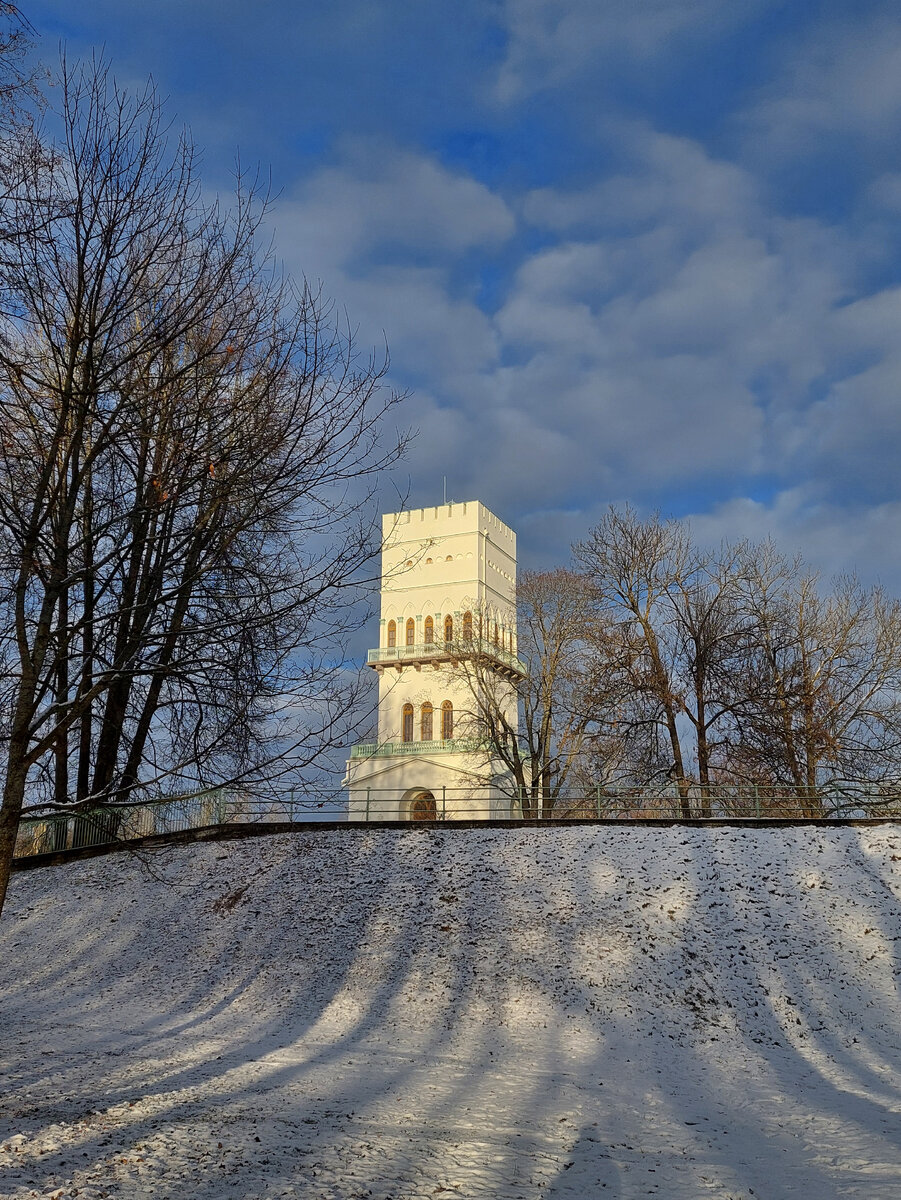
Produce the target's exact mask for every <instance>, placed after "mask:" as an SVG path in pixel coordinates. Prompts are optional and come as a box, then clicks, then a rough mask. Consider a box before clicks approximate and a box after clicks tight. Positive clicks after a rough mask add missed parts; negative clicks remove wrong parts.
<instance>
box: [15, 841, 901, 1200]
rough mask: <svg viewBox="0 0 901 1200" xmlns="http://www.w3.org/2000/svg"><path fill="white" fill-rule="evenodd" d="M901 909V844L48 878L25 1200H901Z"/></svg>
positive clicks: (453, 845)
mask: <svg viewBox="0 0 901 1200" xmlns="http://www.w3.org/2000/svg"><path fill="white" fill-rule="evenodd" d="M899 897H901V831H899V830H897V829H896V828H895V827H893V826H874V827H867V828H839V827H835V828H822V827H818V828H786V829H757V830H755V829H734V828H733V829H723V828H718V829H716V828H696V827H692V828H687V827H678V826H676V827H671V828H663V829H660V828H654V829H650V828H640V827H638V828H636V827H634V826H630V827H625V826H624V827H613V828H611V827H594V828H592V827H583V826H573V827H567V828H559V827H558V828H553V829H537V830H536V829H525V828H524V829H514V830H510V829H500V828H495V829H491V828H485V829H452V828H432V829H420V828H410V829H409V830H389V829H381V830H379V829H372V830H369V831H367V830H364V831H360V830H354V829H349V828H348V829H342V830H337V831H335V830H332V831H326V830H318V831H317V830H305V831H301V832H299V833H297V834H283V835H278V836H272V837H267V838H254V839H252V840H247V841H240V842H231V843H224V842H220V843H210V844H205V845H198V846H188V847H170V848H165V849H162V850H157V851H154V852H153V853H152V854H147V855H145V856H144V858H143V859H138V858H135V857H131V856H126V855H115V856H111V857H108V858H99V859H93V860H91V861H86V862H82V863H75V864H70V865H68V866H64V867H55V868H48V869H42V870H38V871H32V872H27V873H23V874H21V875H19V876H17V877H16V878H15V880H14V884H13V888H12V891H11V898H10V901H9V906H8V909H7V913H6V914H5V915H4V918H3V920H2V922H0V1055H2V1067H0V1073H2V1084H0V1195H2V1196H14V1197H20V1196H33V1195H38V1196H47V1195H52V1196H61V1195H65V1196H69V1195H75V1194H76V1190H75V1189H77V1194H78V1195H79V1196H80V1197H81V1198H82V1200H85V1198H94V1197H101V1196H110V1197H124V1198H127V1200H132V1198H137V1197H145V1196H156V1197H172V1200H176V1198H179V1200H181V1198H187V1200H198V1198H201V1200H219V1198H220V1197H222V1198H225V1197H228V1198H232V1197H234V1198H237V1197H242V1198H250V1197H253V1198H256V1197H266V1198H269V1197H276V1196H291V1197H310V1198H315V1200H320V1198H323V1200H324V1198H326V1197H329V1198H334V1200H353V1198H355V1197H373V1198H377V1200H387V1198H389V1197H391V1198H392V1200H412V1198H413V1197H429V1198H432V1197H439V1198H440V1200H447V1198H449V1197H473V1198H476V1197H478V1198H483V1197H484V1198H486V1200H487V1198H489V1197H490V1198H491V1200H502V1198H503V1200H508V1198H509V1200H512V1198H514V1197H523V1198H528V1200H537V1198H538V1197H542V1198H550V1197H580V1198H581V1197H596V1196H600V1197H606V1196H616V1197H639V1196H642V1197H643V1196H658V1197H666V1198H667V1200H674V1198H680V1197H681V1198H686V1200H696V1198H698V1197H706V1196H712V1197H721V1198H723V1200H725V1198H726V1197H732V1198H734V1200H738V1198H739V1197H740V1198H742V1200H747V1198H750V1197H762V1198H763V1200H774V1198H780V1197H788V1196H798V1197H805V1198H806V1197H810V1198H812V1200H829V1198H831V1197H840V1196H841V1197H844V1196H856V1197H861V1198H862V1200H863V1198H865V1200H882V1198H885V1200H889V1197H892V1198H896V1197H898V1196H901V1032H899V1029H901V1019H899V995H898V984H899V977H901V963H899V952H901V916H899ZM60 1189H63V1190H60Z"/></svg>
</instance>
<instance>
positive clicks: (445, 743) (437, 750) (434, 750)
mask: <svg viewBox="0 0 901 1200" xmlns="http://www.w3.org/2000/svg"><path fill="white" fill-rule="evenodd" d="M485 749H486V747H485V743H484V742H480V741H478V740H476V739H472V738H443V739H441V740H438V739H434V740H432V741H429V742H358V743H357V745H356V746H351V748H350V757H351V758H393V757H395V756H396V755H398V754H460V753H461V752H462V753H465V754H472V753H475V752H476V751H478V750H485Z"/></svg>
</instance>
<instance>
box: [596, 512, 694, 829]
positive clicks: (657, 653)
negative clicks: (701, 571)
mask: <svg viewBox="0 0 901 1200" xmlns="http://www.w3.org/2000/svg"><path fill="white" fill-rule="evenodd" d="M573 550H574V554H575V558H576V562H577V563H578V565H579V567H580V568H581V570H582V572H583V573H584V575H585V577H586V579H587V580H589V581H590V584H591V586H592V588H593V590H594V593H595V596H596V598H597V605H598V611H599V612H601V613H604V614H606V616H607V619H608V620H609V621H610V622H611V623H612V624H614V625H615V626H617V627H618V629H619V634H620V639H621V643H622V652H621V654H620V656H619V657H620V662H621V664H622V668H623V670H624V672H625V674H626V679H625V682H626V688H625V689H624V690H625V692H626V693H627V698H624V702H623V709H622V714H621V717H622V736H623V737H624V738H626V739H628V740H629V741H630V742H632V743H633V746H635V744H636V743H637V744H638V745H640V747H641V749H642V751H643V755H642V757H643V760H644V761H643V763H642V764H641V765H642V767H643V770H644V771H645V772H647V773H648V774H649V775H650V776H651V777H654V776H656V777H657V778H669V779H672V780H673V781H674V782H675V784H676V787H677V789H678V794H679V806H680V810H681V812H682V815H683V816H684V817H689V816H691V804H690V800H689V795H690V789H691V782H692V781H691V776H690V774H689V763H688V756H687V754H686V752H685V749H684V747H683V732H682V729H681V728H680V721H679V718H680V716H681V714H682V713H683V712H684V711H685V702H686V689H685V686H684V680H683V679H681V678H680V677H679V674H678V666H679V663H678V638H677V637H676V636H674V631H673V626H672V608H671V603H670V601H671V597H672V595H673V594H674V593H676V592H677V591H678V587H679V581H680V580H686V579H687V577H688V575H689V560H690V545H689V541H688V536H687V533H686V531H685V529H684V528H683V527H682V526H681V525H680V524H679V523H678V522H676V521H672V520H671V521H662V520H660V518H659V517H658V516H656V515H655V516H653V517H651V518H650V519H649V520H647V521H642V520H641V519H640V518H639V517H638V515H637V514H636V513H635V512H634V510H633V509H631V508H628V507H627V508H625V509H623V510H622V511H618V510H617V509H615V508H613V507H611V508H610V509H609V510H608V511H607V513H606V515H605V516H604V518H603V519H602V520H601V522H600V524H598V525H597V526H596V527H595V528H594V529H592V530H591V531H590V532H589V535H588V537H587V538H586V539H585V541H583V542H580V543H578V545H576V546H575V547H574V548H573ZM661 735H662V736H661ZM636 748H637V747H636ZM661 751H662V752H661Z"/></svg>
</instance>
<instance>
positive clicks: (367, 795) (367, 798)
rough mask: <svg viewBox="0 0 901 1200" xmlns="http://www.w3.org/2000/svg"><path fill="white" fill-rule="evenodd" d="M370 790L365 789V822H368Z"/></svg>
mask: <svg viewBox="0 0 901 1200" xmlns="http://www.w3.org/2000/svg"><path fill="white" fill-rule="evenodd" d="M370 790H371V789H370V788H367V789H366V820H367V821H368V820H369V792H370Z"/></svg>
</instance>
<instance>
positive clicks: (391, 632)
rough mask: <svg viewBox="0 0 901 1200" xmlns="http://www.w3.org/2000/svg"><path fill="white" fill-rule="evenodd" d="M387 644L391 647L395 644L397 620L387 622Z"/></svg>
mask: <svg viewBox="0 0 901 1200" xmlns="http://www.w3.org/2000/svg"><path fill="white" fill-rule="evenodd" d="M388 645H389V646H391V647H394V646H396V645H397V621H389V622H388Z"/></svg>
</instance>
